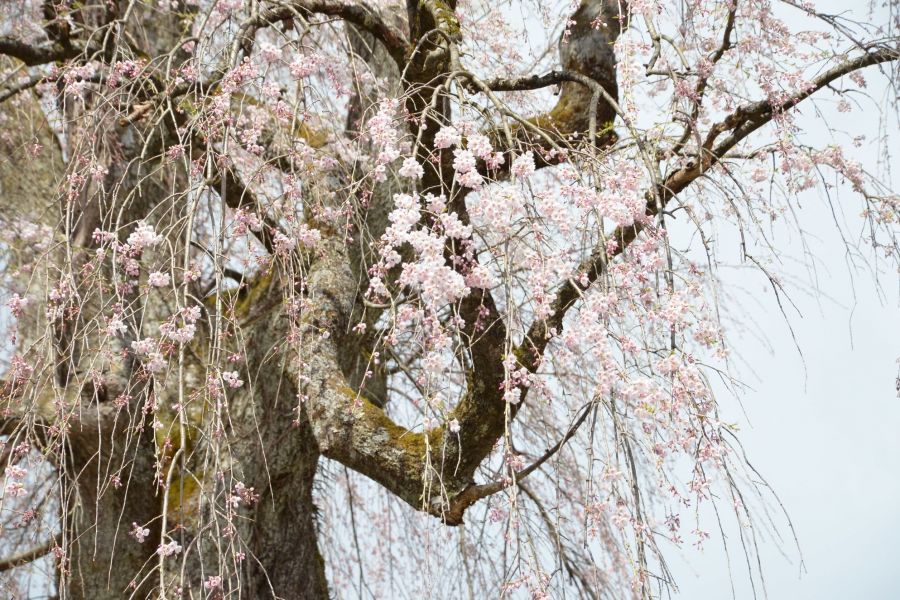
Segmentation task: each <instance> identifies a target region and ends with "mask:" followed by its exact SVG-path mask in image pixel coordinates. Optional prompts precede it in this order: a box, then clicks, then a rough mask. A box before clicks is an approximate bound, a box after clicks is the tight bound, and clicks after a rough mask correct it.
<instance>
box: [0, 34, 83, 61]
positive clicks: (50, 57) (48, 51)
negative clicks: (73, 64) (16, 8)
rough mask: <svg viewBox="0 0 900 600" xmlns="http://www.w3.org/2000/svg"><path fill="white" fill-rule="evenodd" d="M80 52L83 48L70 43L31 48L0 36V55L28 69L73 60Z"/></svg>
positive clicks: (18, 41) (13, 39)
mask: <svg viewBox="0 0 900 600" xmlns="http://www.w3.org/2000/svg"><path fill="white" fill-rule="evenodd" d="M82 52H84V48H82V47H81V46H80V45H78V44H73V43H71V42H69V43H61V42H56V43H53V44H44V45H40V46H32V45H30V44H26V43H25V42H22V41H20V40H17V39H15V38H12V37H10V36H8V35H3V36H0V54H5V55H6V56H11V57H13V58H17V59H19V60H21V61H22V62H23V63H25V64H26V65H28V66H29V67H33V66H36V65H44V64H47V63H51V62H56V61H58V60H66V59H69V58H75V57H76V56H78V55H79V54H81V53H82Z"/></svg>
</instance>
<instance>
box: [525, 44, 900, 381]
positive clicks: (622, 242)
mask: <svg viewBox="0 0 900 600" xmlns="http://www.w3.org/2000/svg"><path fill="white" fill-rule="evenodd" d="M898 58H900V53H898V51H897V50H894V49H890V48H880V49H877V50H874V51H873V52H869V53H867V54H864V55H862V56H859V57H857V58H854V59H852V60H848V61H846V62H844V63H842V64H840V65H837V66H836V67H834V68H832V69H830V70H828V71H826V72H825V73H823V74H822V75H820V76H818V77H816V78H815V79H814V80H813V81H812V83H811V84H810V86H809V87H808V88H807V89H805V90H803V91H801V92H797V93H796V94H794V95H792V96H790V97H788V98H787V99H786V100H784V101H782V102H779V103H774V104H773V103H772V102H770V101H768V100H761V101H759V102H754V103H752V104H747V105H744V106H742V107H740V108H738V109H737V110H735V111H734V112H733V113H732V114H731V115H729V116H728V117H727V118H725V119H724V120H723V121H721V122H720V123H717V124H716V125H714V126H713V127H712V128H711V129H710V131H709V133H708V134H707V136H706V140H705V141H704V143H703V152H702V153H701V156H700V158H699V160H698V161H695V162H690V163H688V164H687V165H685V166H684V167H682V168H681V169H678V170H677V171H675V172H674V173H671V174H670V175H669V176H668V177H667V178H666V180H665V181H664V182H663V183H662V184H661V185H660V186H659V187H658V189H657V190H655V191H654V192H647V194H646V199H647V215H648V216H649V217H652V216H655V215H656V214H657V213H658V212H659V210H661V209H664V208H665V207H666V205H667V204H668V202H669V201H671V200H672V198H674V197H675V196H676V195H678V194H679V193H680V192H681V191H682V190H684V189H685V188H686V187H688V186H689V185H690V184H691V183H693V182H694V181H695V180H697V179H699V178H700V177H701V176H703V175H704V174H705V173H706V172H707V171H709V169H710V168H712V167H713V166H714V165H715V164H716V163H718V162H719V161H720V160H721V159H722V158H723V157H724V156H725V154H726V153H727V152H728V151H730V150H731V149H732V148H734V147H735V146H736V145H737V144H738V143H740V142H741V141H742V140H744V139H745V138H746V137H747V136H748V135H750V134H751V133H753V132H754V131H756V130H758V129H759V128H760V127H762V126H764V125H766V124H767V123H769V121H771V120H772V118H773V117H774V116H775V115H776V114H779V113H783V112H784V111H786V110H790V109H791V108H793V107H795V106H797V105H798V104H799V103H800V102H802V101H803V100H805V99H806V98H808V97H810V96H811V95H812V94H813V93H815V92H816V91H818V90H820V89H822V88H824V87H825V86H827V85H828V84H830V83H831V82H833V81H834V80H836V79H838V78H840V77H843V76H844V75H847V74H849V73H852V72H853V71H857V70H859V69H862V68H865V67H869V66H872V65H876V64H881V63H885V62H890V61H893V60H897V59H898ZM728 131H731V134H730V135H729V136H728V137H727V138H725V139H724V140H722V141H721V142H719V143H718V144H716V140H717V139H718V137H719V136H720V135H721V134H723V133H725V132H728ZM644 223H649V219H648V220H647V221H645V222H644ZM645 227H646V225H645V224H643V223H635V224H634V225H632V226H629V227H619V228H617V229H616V230H615V232H614V233H613V234H612V239H613V240H615V241H616V242H617V243H618V246H617V247H616V249H615V250H614V251H613V252H611V253H607V251H606V249H605V245H598V246H597V247H595V248H594V251H593V252H592V253H591V255H590V256H589V257H588V258H587V259H586V260H584V261H583V262H582V263H581V264H580V265H579V266H578V268H577V271H578V272H581V273H585V274H587V277H588V279H589V281H590V283H593V282H594V281H596V280H597V278H598V277H599V276H600V275H601V274H602V273H603V272H604V271H605V270H606V266H607V264H608V262H609V261H610V260H611V259H612V258H613V257H615V256H617V255H619V254H622V253H623V252H624V251H625V250H626V249H627V248H628V246H629V245H630V244H631V242H633V241H634V240H635V239H636V238H637V236H638V234H639V233H640V232H641V231H643V230H644V228H645ZM580 296H581V290H580V289H579V288H578V287H577V286H576V284H575V283H574V282H573V281H571V280H569V281H567V282H566V283H564V284H563V285H562V286H561V287H560V289H559V292H558V293H557V297H556V302H555V303H554V308H553V311H552V313H551V314H550V316H549V317H548V318H547V319H545V320H542V321H537V322H535V323H534V324H533V325H532V326H531V328H530V329H529V330H528V335H527V336H526V339H525V341H524V342H523V344H522V346H521V347H520V349H519V350H520V352H526V351H528V350H529V349H530V350H531V351H533V352H534V353H535V354H536V355H538V356H539V355H541V354H543V352H544V349H545V348H546V346H547V343H548V342H549V340H550V338H551V334H552V332H554V331H555V332H557V333H558V332H559V331H560V330H561V329H562V323H563V319H564V318H565V315H566V313H567V312H568V310H569V309H570V308H571V307H572V306H573V305H574V304H575V303H576V302H577V300H578V298H579V297H580ZM530 366H533V365H530Z"/></svg>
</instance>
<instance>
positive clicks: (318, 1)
mask: <svg viewBox="0 0 900 600" xmlns="http://www.w3.org/2000/svg"><path fill="white" fill-rule="evenodd" d="M298 12H299V13H300V14H303V13H315V14H320V15H326V16H330V17H339V18H341V19H343V20H344V21H347V22H348V23H352V24H353V25H356V26H357V27H359V28H360V29H362V30H364V31H367V32H369V33H371V34H372V35H374V36H375V37H376V38H377V39H378V41H379V42H381V43H382V44H384V47H385V48H387V50H388V53H389V54H390V55H391V58H392V59H393V60H394V62H396V63H397V65H398V66H399V67H400V68H401V69H402V68H403V66H404V64H405V62H406V57H407V52H408V50H409V42H408V41H407V40H406V36H404V35H403V32H402V31H400V30H399V29H397V28H396V27H393V26H391V25H390V24H388V23H387V22H386V21H385V20H384V19H383V18H382V17H381V15H380V14H378V12H376V11H375V10H374V9H372V8H371V7H369V6H367V5H365V4H363V3H361V2H340V1H337V2H333V1H328V0H295V1H294V2H288V3H284V4H283V5H282V6H278V7H276V8H272V9H270V10H267V11H264V12H263V13H262V14H260V15H259V17H258V18H257V19H256V20H255V21H253V22H252V23H251V25H255V26H262V25H269V24H272V23H274V22H277V21H281V20H283V19H287V18H289V17H292V16H294V15H295V14H296V13H298Z"/></svg>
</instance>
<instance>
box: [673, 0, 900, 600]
mask: <svg viewBox="0 0 900 600" xmlns="http://www.w3.org/2000/svg"><path fill="white" fill-rule="evenodd" d="M843 4H844V6H839V3H837V2H833V1H828V2H817V3H816V5H817V7H820V9H822V10H832V11H833V12H835V13H837V12H840V11H841V10H843V9H846V8H847V6H846V3H843ZM860 4H863V3H862V2H860ZM886 12H887V11H886V10H882V11H881V14H880V15H879V14H878V13H876V18H879V17H882V19H879V20H881V22H884V21H886V19H887V15H886ZM866 77H867V79H868V80H869V81H870V82H871V83H872V84H873V85H872V86H871V87H872V90H873V91H874V90H877V89H879V87H878V86H877V85H876V83H877V79H878V77H877V76H876V71H874V70H871V69H870V70H868V71H867V72H866ZM880 89H881V90H882V91H883V90H884V87H883V86H882V87H881V88H880ZM826 115H827V116H830V117H831V118H833V119H834V120H833V121H832V122H833V123H836V124H838V125H839V126H840V127H841V128H842V129H844V130H850V131H852V132H853V133H854V134H855V133H857V131H858V132H859V133H863V132H864V133H866V134H868V136H869V138H870V139H871V138H873V137H874V134H875V133H876V132H877V121H878V115H877V114H876V113H875V112H874V111H872V112H869V111H867V112H864V113H861V112H859V111H856V112H854V113H851V116H850V117H847V116H846V115H840V116H839V113H837V112H836V111H832V112H831V114H830V115H828V113H826ZM885 121H886V122H885V125H886V127H887V132H888V134H889V135H890V136H891V137H892V138H893V141H894V148H895V149H896V148H897V140H898V139H900V136H898V134H900V131H898V128H897V121H898V119H897V115H896V114H887V118H886V120H885ZM803 123H806V124H807V125H810V124H812V123H813V121H812V120H805V121H803V120H801V124H803ZM819 128H821V126H819ZM807 129H810V128H809V127H807ZM811 130H812V131H814V132H816V130H815V129H811ZM814 136H815V137H818V138H820V139H819V140H816V141H825V142H826V143H827V137H825V135H824V132H823V133H822V134H821V135H819V134H818V133H814ZM862 152H863V154H856V158H859V159H860V160H862V161H863V163H864V165H865V166H866V167H867V168H870V169H875V168H876V167H875V164H874V163H875V156H876V154H875V153H876V152H877V147H876V146H875V144H874V143H873V144H872V145H870V146H867V147H865V148H864V149H863V150H862ZM851 155H852V154H851ZM892 166H893V171H894V172H897V170H898V169H900V161H898V159H897V157H896V156H894V157H892ZM894 183H895V184H896V179H895V182H894ZM894 189H895V190H896V186H895V187H894ZM802 204H803V208H802V210H801V212H800V218H801V221H802V222H803V224H804V226H805V228H806V229H807V230H808V231H810V232H812V233H813V235H814V236H815V238H813V237H812V236H809V237H807V239H806V241H807V243H808V244H809V245H810V250H811V251H812V252H813V254H814V255H815V257H816V259H817V261H818V268H817V275H818V288H819V292H818V293H816V292H813V291H810V290H806V291H802V290H797V288H795V292H794V293H793V294H792V299H793V301H794V303H795V304H796V305H797V309H798V310H799V314H797V312H796V311H793V310H790V309H788V314H789V315H790V322H791V325H792V327H793V329H794V332H795V334H796V338H797V342H798V344H799V346H800V349H801V350H802V352H803V356H802V357H801V356H800V354H799V353H798V351H797V350H796V347H795V345H794V342H793V340H792V338H791V333H790V331H789V329H788V327H787V326H786V325H785V322H784V319H783V317H782V316H781V313H780V312H779V310H778V306H777V304H776V302H775V299H774V295H773V293H772V292H771V289H769V291H768V292H767V293H763V290H764V288H765V287H766V286H764V284H763V280H762V279H761V278H760V277H757V276H754V277H752V278H748V276H747V274H746V273H741V272H736V273H733V274H730V275H729V276H728V281H731V282H732V284H734V285H736V286H742V287H744V288H748V289H749V290H750V291H751V292H752V293H754V294H755V295H756V298H758V299H759V303H758V304H757V303H756V302H745V303H744V304H743V309H744V310H745V311H746V313H747V315H748V317H749V318H750V319H749V320H754V321H756V326H757V327H758V328H759V330H761V331H763V332H764V333H765V336H766V338H767V343H763V341H761V340H757V339H754V338H753V337H752V336H743V337H742V338H741V339H740V346H739V350H740V353H741V354H742V358H743V359H744V360H745V361H747V362H748V363H749V364H750V365H752V369H753V373H752V374H751V373H749V372H747V371H746V370H744V371H743V372H742V373H741V374H742V375H743V376H744V377H743V380H744V381H745V382H746V383H747V384H749V385H750V386H751V387H752V388H753V389H752V390H749V391H747V393H746V394H745V395H744V396H743V397H742V402H743V409H744V411H745V413H746V417H745V416H744V415H743V414H742V412H741V407H740V406H739V405H738V404H737V402H736V401H734V400H731V399H729V398H728V397H727V395H725V394H721V395H720V400H721V402H722V403H723V405H724V406H725V407H726V408H725V414H726V415H728V416H730V417H731V418H732V419H734V420H738V421H739V422H740V423H741V425H742V427H741V430H742V431H741V439H742V441H743V442H744V445H745V448H746V451H747V454H748V456H749V458H750V460H751V462H752V463H753V465H754V466H755V467H756V468H757V469H758V470H759V471H760V472H761V473H762V474H763V476H765V477H766V479H767V480H768V482H769V483H770V484H771V485H772V487H773V488H774V490H775V491H776V493H777V494H778V495H779V496H780V498H781V500H782V501H783V503H784V507H785V509H786V510H787V512H788V514H789V516H790V517H791V519H792V521H793V523H794V526H795V528H796V532H797V536H798V538H799V542H800V550H801V552H802V554H803V561H804V564H805V567H806V573H805V574H802V575H801V571H800V564H799V556H798V553H797V550H796V547H795V546H794V545H793V542H792V540H791V539H790V531H789V530H788V529H787V528H785V527H782V528H781V529H780V533H781V534H782V535H784V536H785V543H784V544H783V548H784V550H785V554H782V552H781V551H780V550H779V549H778V547H777V545H776V544H774V543H772V542H771V541H769V542H768V543H766V544H765V545H764V546H763V549H762V552H761V556H762V561H763V562H762V565H763V575H764V576H765V578H766V592H767V597H768V598H771V599H773V600H778V599H781V598H789V599H792V600H793V599H796V600H813V599H815V600H832V599H833V600H838V599H840V600H845V599H849V598H866V599H868V600H882V599H884V600H893V599H897V598H900V568H898V566H897V561H898V559H900V397H898V394H897V391H896V389H895V385H896V383H895V381H896V378H897V376H898V366H900V365H898V362H897V361H898V357H900V343H898V338H900V335H898V334H900V311H898V306H900V294H898V277H897V271H896V269H895V268H894V269H892V268H890V267H888V268H886V269H885V270H884V271H883V272H882V273H881V274H880V276H879V282H880V284H881V286H882V287H881V289H880V293H881V295H882V297H881V298H879V290H878V289H877V287H876V285H877V284H876V283H875V279H874V277H873V276H872V275H871V274H870V273H852V277H851V272H850V270H849V269H848V267H847V263H846V255H845V248H844V245H843V242H842V240H841V238H840V235H839V233H838V231H837V229H836V227H835V224H834V221H833V219H832V215H831V212H830V210H829V209H828V207H827V205H826V203H825V202H824V200H823V199H822V197H821V196H820V195H819V194H817V193H810V194H807V195H805V196H804V197H803V198H802ZM836 204H837V205H838V206H839V210H843V212H844V214H845V217H846V223H847V224H848V226H849V227H848V228H849V230H850V231H853V232H855V233H858V232H859V229H860V224H861V220H860V218H859V217H858V214H859V212H860V206H861V205H860V203H859V200H858V198H854V196H853V195H852V194H851V193H849V192H847V191H845V192H844V193H842V194H841V195H840V196H839V197H838V198H837V201H836ZM798 242H799V239H798V236H796V235H794V236H793V238H792V239H787V238H782V239H781V240H779V242H778V243H779V248H780V249H784V250H785V254H786V256H790V257H793V258H796V259H798V260H800V259H802V249H801V246H800V244H799V243H798ZM722 245H723V246H724V245H725V242H723V244H722ZM871 256H872V254H871V253H869V258H870V259H871ZM781 267H782V272H783V273H785V274H787V275H788V276H794V277H797V278H800V279H803V280H804V281H809V275H808V273H807V272H806V271H805V270H804V267H802V266H801V265H798V264H792V263H791V262H790V261H789V260H785V262H784V264H783V265H782V266H781ZM854 291H855V294H854ZM829 298H830V299H829ZM735 341H736V340H735V339H734V338H732V344H734V343H735ZM770 348H774V349H776V350H777V351H775V352H772V351H771V350H770ZM726 420H728V419H726ZM728 543H729V547H730V548H731V549H732V552H731V565H732V569H733V577H731V578H730V577H729V573H728V566H727V562H726V558H725V554H724V553H723V551H722V544H721V541H716V540H715V539H713V540H711V541H710V542H708V543H707V545H706V547H705V548H704V550H703V551H702V552H701V551H697V550H695V549H694V548H691V547H690V546H688V547H687V548H686V549H685V551H684V553H683V559H679V557H677V556H674V555H673V560H672V565H671V566H672V567H673V571H674V572H675V576H676V578H677V582H678V584H679V588H680V590H679V591H680V593H679V594H676V595H675V597H676V598H686V599H687V598H690V599H700V600H705V599H722V598H730V597H732V583H731V580H732V579H733V581H734V591H735V597H736V598H739V599H743V598H753V597H754V596H753V592H752V589H751V587H750V583H749V579H748V575H747V568H746V563H745V561H744V557H743V554H742V552H741V550H740V542H739V539H738V537H737V536H736V534H735V533H734V531H732V532H731V534H730V535H729V536H728ZM685 559H686V560H685ZM757 595H758V597H765V596H764V594H763V593H762V590H760V589H759V588H758V589H757Z"/></svg>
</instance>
